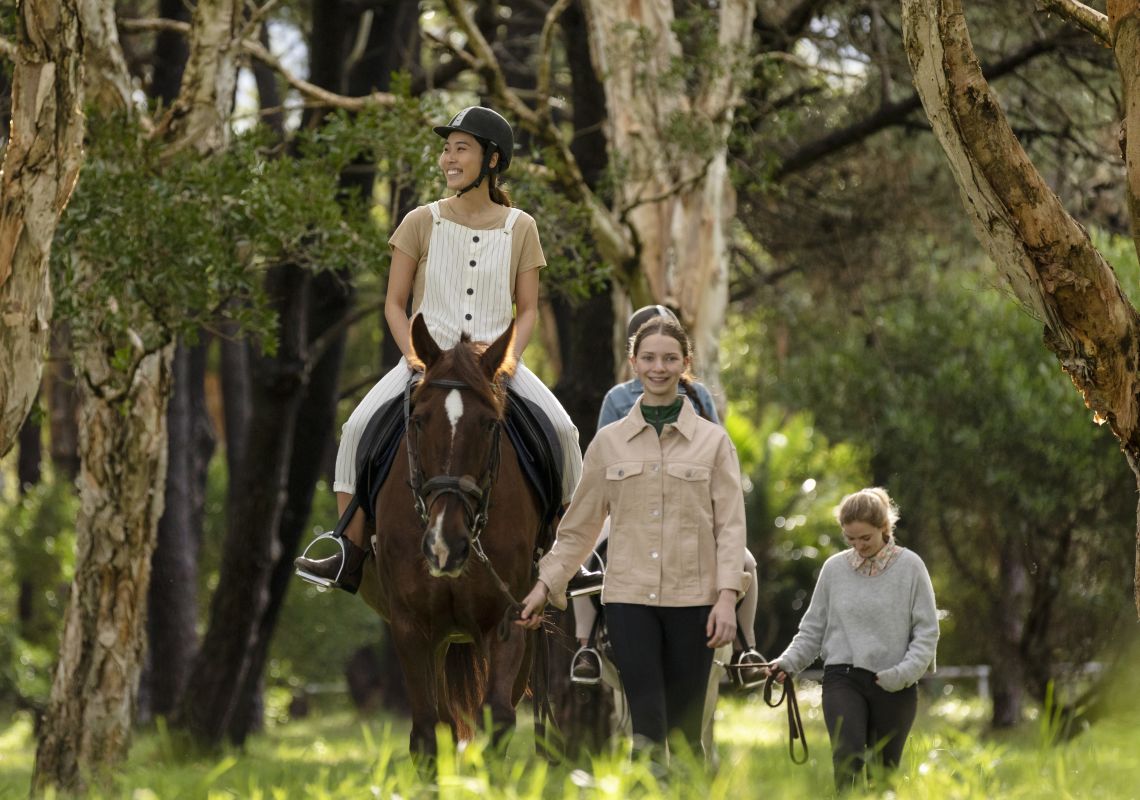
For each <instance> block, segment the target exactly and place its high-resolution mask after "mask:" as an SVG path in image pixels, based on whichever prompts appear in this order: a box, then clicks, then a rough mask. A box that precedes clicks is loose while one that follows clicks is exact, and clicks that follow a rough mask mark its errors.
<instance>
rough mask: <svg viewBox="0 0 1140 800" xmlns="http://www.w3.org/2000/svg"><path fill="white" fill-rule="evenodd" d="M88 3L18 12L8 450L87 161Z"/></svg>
mask: <svg viewBox="0 0 1140 800" xmlns="http://www.w3.org/2000/svg"><path fill="white" fill-rule="evenodd" d="M91 1H92V2H93V1H94V0H91ZM84 2H85V0H58V1H57V0H26V1H25V2H24V3H22V4H20V6H19V7H18V11H17V15H18V16H19V20H18V23H19V39H18V52H17V58H16V66H15V72H14V74H13V77H12V122H11V133H10V136H11V138H10V139H9V140H8V146H7V149H6V150H5V152H4V164H3V169H2V171H0V351H3V352H4V353H5V357H4V358H2V359H0V454H4V453H7V452H8V450H9V449H10V448H11V447H12V444H13V443H14V442H15V441H16V436H17V434H18V433H19V431H20V426H21V425H22V424H23V422H24V417H25V416H27V413H28V409H29V408H31V405H32V401H33V399H34V398H35V396H36V391H37V390H38V389H39V385H40V373H41V370H42V368H43V356H44V350H45V348H46V345H47V340H48V333H49V330H50V324H51V312H52V297H51V288H50V283H49V278H48V255H49V253H50V251H51V242H52V237H53V236H54V235H55V229H56V225H57V224H58V223H59V218H60V215H61V214H62V213H63V210H64V208H65V207H66V206H67V201H68V199H69V198H70V197H71V190H72V189H73V188H75V182H76V180H77V179H78V177H79V168H80V165H81V164H82V162H83V134H84V130H85V124H84V118H83V113H82V110H83V104H84V87H83V82H82V73H81V68H82V64H83V58H84V47H85V45H86V44H87V41H86V37H85V36H84V35H83V33H82V23H81V21H80V13H81V6H83V5H84Z"/></svg>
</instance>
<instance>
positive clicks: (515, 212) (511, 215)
mask: <svg viewBox="0 0 1140 800" xmlns="http://www.w3.org/2000/svg"><path fill="white" fill-rule="evenodd" d="M521 213H522V209H521V208H512V209H511V210H510V211H509V212H508V213H507V221H506V222H505V223H504V224H503V230H505V231H509V230H510V229H511V228H513V227H514V226H515V220H517V219H518V218H519V214H521Z"/></svg>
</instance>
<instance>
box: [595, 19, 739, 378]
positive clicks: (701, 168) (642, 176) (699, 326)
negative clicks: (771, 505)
mask: <svg viewBox="0 0 1140 800" xmlns="http://www.w3.org/2000/svg"><path fill="white" fill-rule="evenodd" d="M583 5H584V8H585V11H586V19H587V23H588V25H589V29H590V43H591V51H592V54H593V58H594V65H595V68H596V70H597V72H598V74H599V75H600V76H601V77H602V81H603V84H604V86H605V91H606V105H607V108H608V112H609V113H608V118H607V127H606V131H607V134H608V137H609V146H610V150H611V153H612V154H613V160H614V161H615V162H616V163H623V164H625V165H627V166H628V170H629V177H628V178H627V180H625V181H623V183H622V185H621V186H620V187H619V190H618V192H619V193H618V196H617V197H615V205H616V206H617V208H618V209H620V210H621V211H620V213H621V216H623V218H624V219H625V221H626V222H627V224H628V225H629V226H630V227H631V228H632V229H633V232H634V236H633V238H634V240H635V241H636V242H637V245H638V262H639V265H640V271H641V273H642V274H643V275H644V276H645V278H646V279H647V283H648V292H649V295H650V296H649V297H637V296H635V297H634V302H635V304H640V303H641V302H643V301H644V302H659V303H661V302H663V303H667V304H669V305H672V306H674V307H677V308H679V309H680V311H681V316H682V320H683V322H684V323H685V325H686V327H687V329H688V331H689V334H690V336H691V337H692V338H693V342H694V346H695V349H696V364H697V367H698V369H699V370H701V372H702V375H703V376H704V378H705V379H706V381H707V382H711V383H712V384H713V385H714V386H715V385H716V384H717V381H716V374H717V371H718V367H717V364H718V356H717V342H718V337H719V333H720V329H721V326H722V325H723V323H724V314H725V310H726V308H727V305H728V261H729V259H728V247H727V242H728V234H727V226H728V223H729V221H730V220H731V219H732V216H733V215H734V214H735V210H736V202H735V197H736V195H735V191H734V190H733V187H732V183H731V181H730V180H729V176H728V168H727V151H728V148H727V137H728V133H729V130H730V129H731V126H732V119H733V113H734V110H735V108H736V106H737V104H738V103H739V101H740V84H739V81H738V80H737V79H736V71H735V69H734V68H728V69H723V70H720V71H719V72H717V73H716V74H715V75H712V76H711V77H709V79H708V80H707V82H706V84H705V85H704V86H703V87H702V91H700V92H699V93H697V94H696V95H695V96H693V95H690V94H689V93H688V92H686V91H685V87H684V85H683V84H680V83H678V82H677V81H676V80H675V79H674V78H671V77H670V72H671V70H672V69H673V63H674V60H675V59H676V58H678V57H680V56H681V54H682V46H681V43H680V41H679V40H678V38H677V34H676V32H675V30H674V22H675V21H676V20H675V18H674V10H673V3H672V2H671V0H623V1H622V2H614V0H589V1H588V2H585V3H584V4H583ZM716 14H717V20H716V21H717V40H718V50H719V51H720V52H721V53H747V52H748V51H749V49H750V46H751V31H752V23H753V20H754V18H755V16H756V3H755V0H727V1H726V2H723V3H721V4H720V5H719V8H718V10H717V11H716ZM645 40H648V41H649V42H650V45H649V47H648V48H641V47H639V45H638V42H639V41H645ZM642 54H644V55H645V56H647V58H642V57H641V55H642ZM679 115H688V116H690V118H692V119H699V120H701V121H702V123H704V124H706V125H707V126H708V128H709V135H710V137H711V139H712V141H713V145H712V147H711V149H710V151H709V152H708V153H707V154H706V155H705V156H704V157H699V158H698V157H681V158H670V157H669V156H670V154H671V153H675V148H674V147H673V146H672V145H671V136H670V130H671V123H672V121H673V119H674V118H675V117H677V116H679ZM635 295H636V292H635Z"/></svg>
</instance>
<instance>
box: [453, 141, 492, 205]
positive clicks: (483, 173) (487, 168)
mask: <svg viewBox="0 0 1140 800" xmlns="http://www.w3.org/2000/svg"><path fill="white" fill-rule="evenodd" d="M494 153H495V151H494V150H493V149H492V148H491V147H488V146H487V145H484V146H483V168H482V169H480V170H479V177H478V178H476V179H475V180H473V181H471V183H469V184H467V185H466V186H464V187H463V188H462V189H460V190H459V191H458V192H456V193H455V196H456V197H462V196H463V195H464V194H466V193H467V192H469V191H471V190H472V189H478V188H479V185H480V184H481V183H483V179H484V178H485V177H487V176H488V175H489V174H491V156H492V155H494Z"/></svg>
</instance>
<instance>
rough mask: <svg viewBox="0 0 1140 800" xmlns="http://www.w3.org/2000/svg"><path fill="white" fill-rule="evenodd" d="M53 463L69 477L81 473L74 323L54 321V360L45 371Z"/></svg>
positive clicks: (72, 478) (71, 477)
mask: <svg viewBox="0 0 1140 800" xmlns="http://www.w3.org/2000/svg"><path fill="white" fill-rule="evenodd" d="M44 386H45V390H46V391H45V394H46V395H47V407H48V427H49V436H48V438H49V441H50V452H51V463H52V466H53V467H54V468H55V470H56V472H57V473H59V474H60V475H62V476H64V477H66V478H67V479H68V480H72V481H73V480H75V479H76V478H77V477H78V476H79V390H78V389H77V388H76V386H75V367H74V366H73V365H72V363H71V326H70V325H68V324H67V322H66V321H64V320H61V319H57V320H55V321H54V322H52V332H51V361H50V362H49V363H48V366H47V369H46V371H45V373H44Z"/></svg>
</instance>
